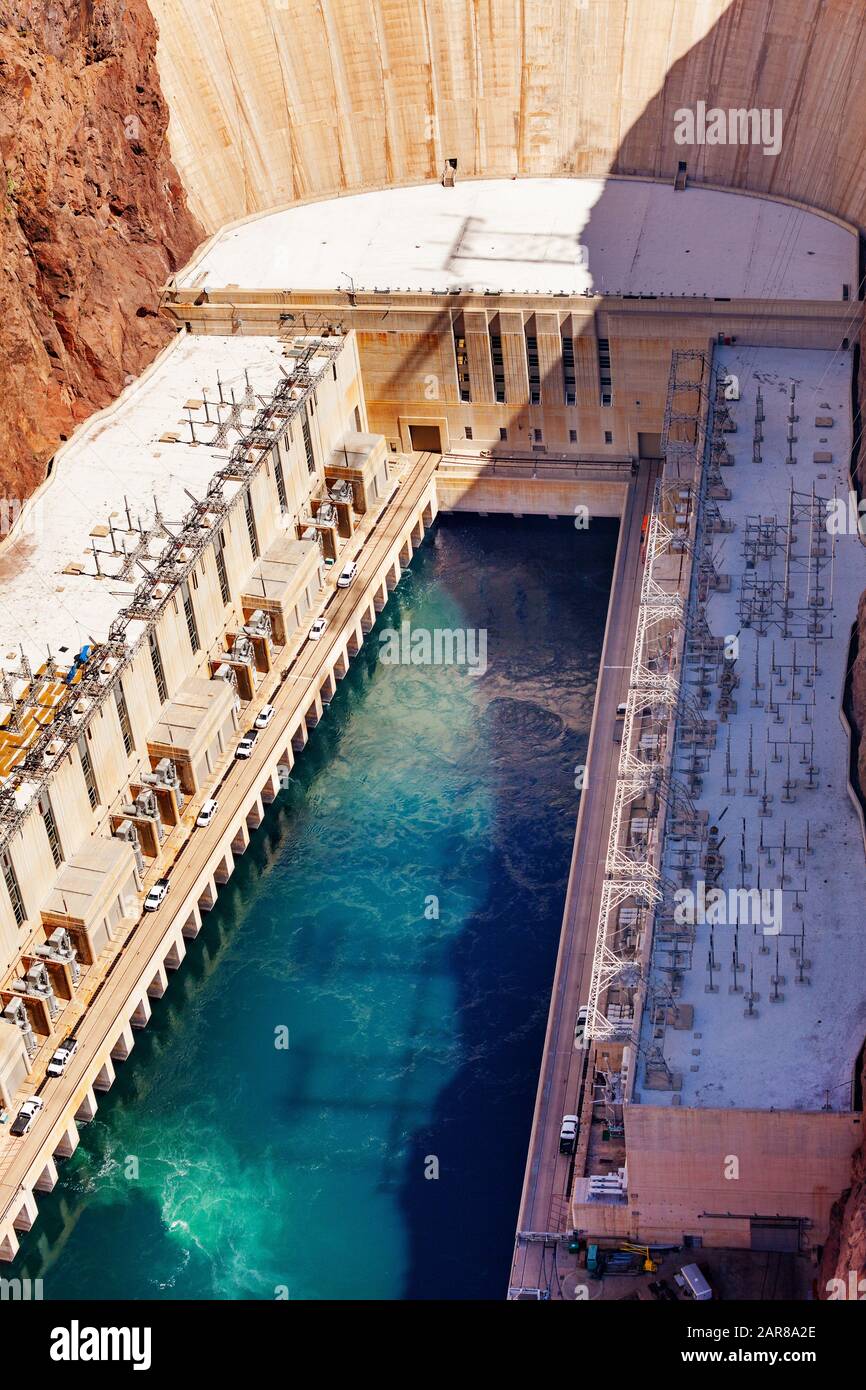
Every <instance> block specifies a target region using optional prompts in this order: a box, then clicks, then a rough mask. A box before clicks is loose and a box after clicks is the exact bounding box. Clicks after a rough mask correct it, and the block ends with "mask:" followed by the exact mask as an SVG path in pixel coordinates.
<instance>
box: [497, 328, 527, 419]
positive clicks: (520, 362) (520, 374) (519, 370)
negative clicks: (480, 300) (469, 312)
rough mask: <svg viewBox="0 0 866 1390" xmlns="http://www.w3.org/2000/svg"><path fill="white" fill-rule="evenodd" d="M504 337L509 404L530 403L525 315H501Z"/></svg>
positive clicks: (503, 357) (503, 358)
mask: <svg viewBox="0 0 866 1390" xmlns="http://www.w3.org/2000/svg"><path fill="white" fill-rule="evenodd" d="M499 331H500V334H501V337H502V365H503V370H504V373H505V400H506V402H507V404H508V405H528V403H529V370H528V368H527V366H526V339H525V338H524V336H523V315H522V314H518V313H502V314H500V315H499Z"/></svg>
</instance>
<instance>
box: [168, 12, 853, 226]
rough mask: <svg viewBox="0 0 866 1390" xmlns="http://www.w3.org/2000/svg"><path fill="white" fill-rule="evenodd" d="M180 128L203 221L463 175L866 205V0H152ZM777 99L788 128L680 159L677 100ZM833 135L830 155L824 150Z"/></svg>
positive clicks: (177, 148)
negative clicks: (386, 0) (449, 172)
mask: <svg viewBox="0 0 866 1390" xmlns="http://www.w3.org/2000/svg"><path fill="white" fill-rule="evenodd" d="M151 9H152V11H153V13H154V15H155V16H156V19H157V21H158V23H159V29H160V37H159V47H158V64H159V70H160V75H161V80H162V87H163V91H164V93H165V96H166V98H167V101H168V105H169V108H170V111H171V126H170V131H169V138H170V143H171V151H172V155H173V158H174V161H175V163H176V165H177V167H178V169H179V171H180V174H181V177H182V179H183V182H184V184H185V186H186V190H187V194H188V197H189V200H190V204H191V206H192V208H193V210H194V211H195V213H196V214H197V216H198V217H199V218H200V220H201V222H202V223H203V224H204V225H205V226H206V227H207V228H208V229H209V230H215V229H216V228H217V227H219V226H221V225H222V224H223V223H225V222H227V221H231V220H233V219H236V218H239V217H243V216H246V215H248V214H250V213H254V212H259V211H262V210H263V209H267V208H273V207H278V206H280V205H281V204H285V203H289V202H292V201H295V200H299V199H306V198H317V197H322V196H329V195H333V194H337V193H342V192H347V191H360V190H363V189H373V188H377V187H383V186H390V185H395V184H402V183H419V182H423V181H425V180H432V179H439V178H441V176H442V173H443V170H444V168H445V165H446V163H447V161H448V160H456V161H457V175H458V178H460V177H486V178H492V177H514V176H533V175H539V174H543V175H553V174H577V175H593V176H601V175H604V174H607V173H609V172H614V173H624V174H632V173H633V174H640V175H645V176H646V175H650V176H652V175H655V176H662V177H666V178H667V177H672V176H673V175H674V173H675V172H676V169H677V165H678V162H679V160H680V159H683V158H684V157H685V158H686V159H687V160H688V164H689V175H690V177H693V178H697V179H701V180H705V181H708V182H712V183H718V184H721V185H724V186H728V187H734V188H744V189H752V190H755V191H760V192H768V193H772V194H775V195H777V196H783V197H789V198H794V199H798V200H802V201H803V202H806V203H808V204H809V205H811V206H814V207H820V208H823V209H825V210H828V211H831V212H835V213H837V214H839V215H840V216H844V217H848V218H850V219H851V220H853V221H856V222H861V223H862V221H863V220H864V218H863V209H864V204H866V169H864V167H863V163H862V160H861V159H860V150H861V148H862V144H863V139H862V137H863V133H864V106H863V99H862V95H861V94H860V93H858V89H857V83H856V74H857V73H858V72H860V71H862V68H863V62H864V57H866V35H864V26H863V21H862V9H861V6H860V5H859V4H858V0H835V2H834V3H833V4H830V5H827V4H826V3H825V0H776V3H773V0H744V3H737V4H733V3H731V0H702V3H700V4H696V3H694V0H579V3H573V4H562V5H551V4H547V3H540V0H525V3H521V0H414V3H410V0H404V2H403V3H399V4H390V5H382V4H378V3H374V0H354V3H342V0H323V3H322V4H320V5H315V6H312V5H309V4H307V3H305V2H304V0H279V2H278V3H271V2H270V0H216V2H215V3H214V4H212V5H208V6H202V5H201V4H199V3H198V2H197V0H151ZM698 98H701V99H703V100H704V101H705V102H706V104H707V106H709V107H711V108H712V107H720V108H724V109H728V108H734V109H740V108H765V109H768V110H771V111H774V110H779V111H780V112H781V119H782V122H783V126H784V139H783V141H782V145H781V148H780V150H779V152H778V153H777V154H776V155H775V156H767V155H765V154H764V152H763V149H762V148H761V147H756V146H753V145H742V144H727V143H724V144H712V143H707V144H704V145H702V146H700V147H697V148H693V149H691V150H690V151H689V152H688V153H687V154H686V155H685V156H684V153H683V149H682V147H681V146H680V145H678V144H677V141H676V136H675V128H676V121H675V112H676V111H677V110H679V109H681V108H694V107H695V105H696V102H697V100H698ZM828 151H832V152H833V153H832V158H827V152H828Z"/></svg>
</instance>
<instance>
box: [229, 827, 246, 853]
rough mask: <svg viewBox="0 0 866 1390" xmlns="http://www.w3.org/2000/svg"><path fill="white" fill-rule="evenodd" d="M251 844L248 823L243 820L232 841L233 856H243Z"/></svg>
mask: <svg viewBox="0 0 866 1390" xmlns="http://www.w3.org/2000/svg"><path fill="white" fill-rule="evenodd" d="M249 842H250V832H249V831H248V830H247V823H246V821H245V820H242V821H241V823H240V825H239V826H238V828H237V830H236V831H235V833H234V839H233V840H232V854H243V853H244V852H245V850H246V848H247V845H248V844H249Z"/></svg>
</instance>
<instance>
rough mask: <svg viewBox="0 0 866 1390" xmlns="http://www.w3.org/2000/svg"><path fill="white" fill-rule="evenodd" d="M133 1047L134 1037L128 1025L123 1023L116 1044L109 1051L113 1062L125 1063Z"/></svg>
mask: <svg viewBox="0 0 866 1390" xmlns="http://www.w3.org/2000/svg"><path fill="white" fill-rule="evenodd" d="M134 1047H135V1036H134V1034H133V1031H132V1029H131V1027H130V1026H129V1024H128V1023H125V1024H124V1025H123V1029H122V1031H121V1033H120V1034H119V1036H118V1039H117V1042H116V1043H115V1044H114V1047H113V1048H112V1049H111V1055H112V1057H113V1058H114V1060H115V1062H125V1061H126V1059H127V1057H128V1056H129V1054H130V1052H131V1051H132V1049H133V1048H134Z"/></svg>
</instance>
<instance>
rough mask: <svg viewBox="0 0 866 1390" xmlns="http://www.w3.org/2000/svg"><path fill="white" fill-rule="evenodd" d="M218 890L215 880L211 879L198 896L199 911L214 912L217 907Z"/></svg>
mask: <svg viewBox="0 0 866 1390" xmlns="http://www.w3.org/2000/svg"><path fill="white" fill-rule="evenodd" d="M216 900H217V890H216V884H215V882H214V880H213V879H212V878H211V879H209V880H208V882H207V883H206V884H205V885H204V887H203V888H202V890H201V892H200V893H199V896H198V905H199V909H200V911H202V912H212V911H213V909H214V908H215V907H216Z"/></svg>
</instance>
